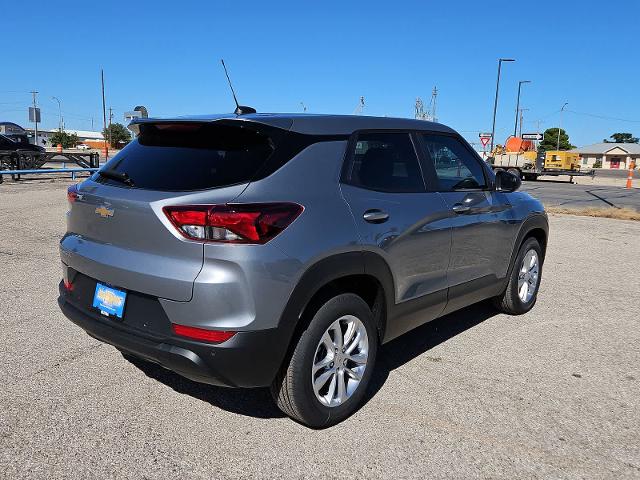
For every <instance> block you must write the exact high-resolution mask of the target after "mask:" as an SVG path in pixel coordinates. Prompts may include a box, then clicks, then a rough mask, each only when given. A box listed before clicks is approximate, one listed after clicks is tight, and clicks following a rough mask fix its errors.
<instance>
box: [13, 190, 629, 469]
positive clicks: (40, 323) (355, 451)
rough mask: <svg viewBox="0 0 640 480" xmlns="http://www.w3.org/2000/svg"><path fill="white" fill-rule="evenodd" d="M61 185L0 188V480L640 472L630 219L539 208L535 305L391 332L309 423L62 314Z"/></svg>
mask: <svg viewBox="0 0 640 480" xmlns="http://www.w3.org/2000/svg"><path fill="white" fill-rule="evenodd" d="M65 186H66V185H65V184H62V183H61V182H53V183H38V184H37V185H34V184H12V183H6V184H5V185H3V186H2V187H1V188H0V219H2V227H3V228H2V229H0V261H1V262H2V263H1V265H2V275H1V277H0V325H1V326H2V336H1V337H0V376H1V377H0V378H2V380H3V383H2V389H0V478H7V479H19V478H42V479H51V478H65V479H76V478H78V479H88V478H132V479H142V478H147V479H165V478H184V479H190V478H196V479H198V478H200V479H211V478H228V477H233V478H248V477H258V478H269V479H271V478H331V477H334V478H429V479H432V478H461V479H469V478H505V479H513V478H611V479H622V478H639V477H640V415H639V414H638V412H639V411H640V361H639V360H640V328H638V327H639V317H638V298H639V297H638V294H639V293H640V292H639V286H638V285H639V284H638V281H637V278H638V276H637V273H638V271H639V270H640V259H639V258H640V257H638V256H629V255H628V251H629V250H632V249H634V250H635V249H637V247H638V238H640V222H635V223H634V222H625V221H617V220H607V219H594V218H583V217H573V216H566V217H565V216H552V217H551V239H550V246H549V252H548V257H547V261H546V264H545V271H544V275H543V283H542V289H541V293H540V299H539V302H538V304H537V305H536V307H535V308H534V310H533V311H531V312H530V313H529V314H527V315H525V316H521V317H510V316H507V315H502V314H496V313H495V312H494V311H493V310H491V309H490V308H489V307H487V306H486V305H478V306H475V307H472V308H467V309H465V310H463V311H461V312H459V313H456V314H453V315H449V316H448V317H446V318H443V319H441V320H438V321H435V322H432V323H431V324H428V325H427V326H424V327H422V328H420V329H418V330H416V331H413V332H411V333H409V334H407V335H405V336H404V337H401V338H400V339H398V340H396V341H394V342H392V343H390V344H388V345H387V346H385V347H383V349H382V350H381V353H380V357H379V363H378V365H377V373H376V375H375V377H374V385H373V388H372V389H371V395H370V399H369V401H368V402H367V403H366V405H365V406H364V407H363V408H362V409H361V410H360V411H359V412H357V413H356V414H355V415H354V416H353V417H351V418H350V419H348V420H347V421H345V422H344V423H342V424H340V425H337V426H335V427H333V428H330V429H327V430H323V431H314V430H309V429H307V428H305V427H303V426H301V425H299V424H297V423H294V422H293V421H291V420H289V419H288V418H286V417H283V416H282V414H281V413H280V412H279V411H278V410H277V409H276V408H275V407H274V406H273V404H272V403H271V400H270V398H269V395H268V393H267V392H266V391H265V390H261V389H258V390H226V389H220V388H214V387H209V386H204V385H199V384H196V383H192V382H189V381H187V380H184V379H182V378H180V377H178V376H177V375H175V374H172V373H170V372H167V371H164V370H162V369H161V368H159V367H154V366H146V367H144V368H138V367H136V366H134V365H133V364H131V363H129V362H127V361H126V360H124V359H123V358H122V356H121V355H120V354H119V353H118V352H117V351H116V350H115V349H114V348H112V347H110V346H107V345H104V344H101V343H100V342H98V341H96V340H94V339H92V338H90V337H89V336H87V335H86V334H84V332H82V331H81V330H80V329H79V328H78V327H76V326H75V325H73V324H72V323H71V322H69V321H68V320H66V319H65V318H64V317H63V315H62V314H61V313H60V312H59V311H58V308H57V305H56V296H57V293H56V289H57V283H58V281H59V277H60V268H59V260H58V251H57V241H58V238H59V237H60V235H61V234H62V232H63V230H64V212H65V210H66V200H65Z"/></svg>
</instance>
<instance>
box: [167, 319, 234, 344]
mask: <svg viewBox="0 0 640 480" xmlns="http://www.w3.org/2000/svg"><path fill="white" fill-rule="evenodd" d="M171 328H172V329H173V333H175V334H176V335H180V336H181V337H186V338H191V339H193V340H202V341H204V342H211V343H222V342H226V341H227V340H229V339H230V338H231V337H233V336H234V335H235V334H236V332H228V331H225V330H207V329H204V328H196V327H187V326H186V325H177V324H175V323H172V324H171Z"/></svg>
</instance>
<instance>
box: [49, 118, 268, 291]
mask: <svg viewBox="0 0 640 480" xmlns="http://www.w3.org/2000/svg"><path fill="white" fill-rule="evenodd" d="M236 123H237V124H238V125H233V124H229V123H222V122H213V123H211V122H209V123H205V122H184V123H182V122H172V123H167V122H162V123H157V124H155V123H146V124H142V125H141V126H140V133H139V135H138V138H137V139H135V140H134V141H132V142H131V143H130V144H129V145H127V146H126V147H125V148H124V149H123V150H122V151H121V152H120V153H118V154H117V155H116V156H115V157H114V158H112V159H111V160H110V161H109V162H107V164H105V166H104V167H102V169H101V171H100V172H98V173H96V174H95V175H94V176H93V177H91V178H90V179H89V180H87V181H85V182H83V183H82V184H80V185H79V186H78V187H77V192H73V191H72V192H71V193H70V202H71V203H70V204H71V208H70V211H69V214H68V221H67V234H66V235H65V237H64V238H63V239H62V241H61V254H62V260H63V262H64V263H65V264H66V265H67V266H69V267H71V268H72V269H73V270H76V271H79V272H82V273H84V274H85V275H87V276H90V277H92V278H94V279H96V280H98V281H101V282H104V283H107V284H110V285H112V286H114V287H120V288H124V289H127V290H135V291H137V292H141V293H144V294H148V295H152V296H156V297H162V298H168V299H171V300H177V301H189V300H190V299H191V296H192V290H193V282H194V280H195V278H196V277H197V275H198V273H199V272H200V270H201V268H202V263H203V251H204V244H203V243H200V242H197V241H194V240H188V239H185V238H184V237H183V236H181V235H180V234H179V232H178V231H177V230H176V228H175V227H174V226H173V225H172V224H171V222H170V221H169V220H168V218H167V217H166V215H165V214H164V213H163V211H162V208H163V207H165V206H168V205H194V204H195V205H197V204H203V203H206V204H211V203H214V204H224V203H227V202H230V201H232V200H233V199H234V198H236V197H237V196H238V195H239V194H240V193H241V192H242V191H243V190H244V189H245V188H246V185H247V184H248V183H249V182H250V181H251V179H252V178H254V177H256V176H257V175H258V174H259V172H260V171H261V169H262V168H263V167H264V165H265V164H266V162H267V161H268V159H269V158H270V157H271V156H272V153H273V151H274V144H273V139H272V138H271V136H269V135H268V134H266V133H265V132H264V131H261V127H260V124H255V127H253V126H250V127H249V128H247V126H246V123H248V122H236ZM241 123H242V124H245V125H243V126H239V125H241ZM101 172H102V173H101Z"/></svg>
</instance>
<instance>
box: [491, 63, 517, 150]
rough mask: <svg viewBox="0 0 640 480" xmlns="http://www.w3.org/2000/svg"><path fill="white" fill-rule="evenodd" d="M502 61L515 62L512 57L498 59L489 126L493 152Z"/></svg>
mask: <svg viewBox="0 0 640 480" xmlns="http://www.w3.org/2000/svg"><path fill="white" fill-rule="evenodd" d="M502 62H515V60H514V59H513V58H500V59H498V80H496V97H495V99H494V101H493V124H492V126H491V149H490V150H489V152H490V153H491V152H493V141H494V137H495V136H496V112H497V111H498V90H499V89H500V70H501V69H502Z"/></svg>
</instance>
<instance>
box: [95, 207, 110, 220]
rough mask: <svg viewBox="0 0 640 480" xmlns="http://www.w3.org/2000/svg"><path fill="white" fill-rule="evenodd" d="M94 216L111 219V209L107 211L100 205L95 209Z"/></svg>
mask: <svg viewBox="0 0 640 480" xmlns="http://www.w3.org/2000/svg"><path fill="white" fill-rule="evenodd" d="M96 214H98V215H100V216H101V217H102V218H108V217H113V209H109V208H107V207H105V206H104V205H100V206H99V207H98V208H96Z"/></svg>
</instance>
